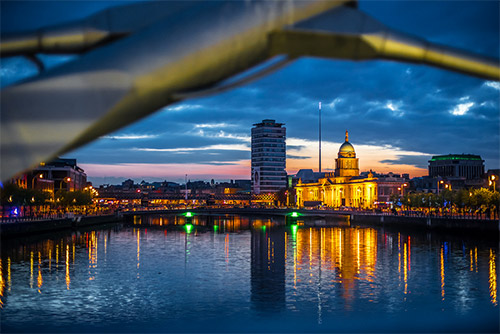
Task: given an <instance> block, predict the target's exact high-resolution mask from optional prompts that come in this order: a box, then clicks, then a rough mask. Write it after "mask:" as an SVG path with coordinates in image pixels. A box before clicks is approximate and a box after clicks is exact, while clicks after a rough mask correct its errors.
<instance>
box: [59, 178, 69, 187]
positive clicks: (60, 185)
mask: <svg viewBox="0 0 500 334" xmlns="http://www.w3.org/2000/svg"><path fill="white" fill-rule="evenodd" d="M63 182H66V183H70V182H71V178H70V177H65V178H64V179H62V180H61V182H60V183H59V189H60V190H62V183H63Z"/></svg>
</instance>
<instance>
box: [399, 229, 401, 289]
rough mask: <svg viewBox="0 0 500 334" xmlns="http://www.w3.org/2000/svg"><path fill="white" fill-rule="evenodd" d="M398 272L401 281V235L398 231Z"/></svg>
mask: <svg viewBox="0 0 500 334" xmlns="http://www.w3.org/2000/svg"><path fill="white" fill-rule="evenodd" d="M398 273H399V280H400V281H401V235H400V234H399V233H398Z"/></svg>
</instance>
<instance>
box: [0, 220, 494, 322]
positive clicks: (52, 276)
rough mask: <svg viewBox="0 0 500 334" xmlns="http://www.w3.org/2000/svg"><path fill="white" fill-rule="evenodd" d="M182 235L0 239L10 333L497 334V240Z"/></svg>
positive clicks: (221, 223)
mask: <svg viewBox="0 0 500 334" xmlns="http://www.w3.org/2000/svg"><path fill="white" fill-rule="evenodd" d="M193 222H194V223H196V224H206V223H207V221H206V219H205V218H200V217H195V218H194V221H193ZM183 223H184V221H183V218H175V217H167V216H163V217H154V218H152V217H149V218H143V219H139V218H136V219H135V220H134V221H133V222H131V223H126V224H117V225H110V226H106V227H100V228H97V229H95V230H89V231H80V232H74V233H72V234H71V233H68V234H61V235H59V236H53V237H50V238H49V237H47V238H38V239H37V240H34V239H18V240H12V241H4V242H3V243H2V254H1V281H0V295H1V303H2V304H1V307H2V309H1V311H0V312H1V325H2V328H1V331H2V332H9V331H29V332H54V331H61V332H71V331H73V332H95V331H98V332H131V331H135V332H137V331H140V332H144V331H147V332H186V331H187V332H315V331H321V332H388V331H397V332H428V331H433V332H439V331H444V332H498V330H499V307H498V300H497V275H498V274H497V268H498V244H496V243H495V242H493V243H491V242H487V241H478V240H472V239H471V240H468V239H464V238H461V237H445V236H442V235H435V234H424V233H423V234H415V233H406V232H397V231H396V232H389V231H384V230H381V229H373V228H360V227H357V228H355V227H346V226H344V227H343V226H340V225H339V226H338V227H328V228H307V227H299V228H298V229H294V228H290V227H273V226H272V221H271V220H270V219H264V220H263V219H254V218H248V217H217V218H212V220H211V221H210V222H209V224H208V225H211V224H212V223H213V224H215V225H216V226H217V227H216V228H212V227H208V226H206V227H204V226H199V227H193V228H192V229H191V230H189V233H187V232H186V229H185V228H183V227H182V226H180V225H175V224H183Z"/></svg>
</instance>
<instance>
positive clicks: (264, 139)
mask: <svg viewBox="0 0 500 334" xmlns="http://www.w3.org/2000/svg"><path fill="white" fill-rule="evenodd" d="M283 125H284V124H283V123H276V121H275V120H273V119H265V120H263V121H262V122H261V123H256V124H254V127H253V128H252V169H251V172H252V193H253V194H260V193H276V192H278V191H280V190H281V189H283V188H285V187H286V171H285V167H286V144H285V139H286V128H285V127H284V126H283Z"/></svg>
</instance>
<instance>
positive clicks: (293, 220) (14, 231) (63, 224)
mask: <svg viewBox="0 0 500 334" xmlns="http://www.w3.org/2000/svg"><path fill="white" fill-rule="evenodd" d="M187 212H190V213H191V214H192V215H199V216H220V215H243V216H266V217H281V218H284V219H282V220H276V224H280V223H279V221H282V223H281V224H303V225H305V226H318V227H323V226H329V225H331V224H338V223H339V222H343V223H347V224H349V225H352V226H357V225H364V226H383V227H396V228H411V229H420V230H439V231H445V232H447V231H449V232H466V233H475V234H480V235H482V234H484V235H485V236H486V235H488V234H492V233H493V235H496V236H497V237H498V233H499V231H500V223H499V221H498V220H495V219H485V218H479V217H477V216H472V217H470V216H458V215H455V216H424V215H421V214H418V213H415V212H401V213H398V214H397V215H394V214H391V213H377V212H371V211H347V210H305V209H290V208H282V209H279V208H269V209H263V208H187V209H186V208H184V209H154V210H150V209H143V210H123V211H116V212H115V213H113V214H105V215H89V216H86V215H74V216H73V215H69V216H66V217H53V218H45V219H27V218H22V219H14V218H8V219H4V220H2V222H1V224H0V234H1V237H2V238H6V237H12V236H17V235H28V234H36V233H46V232H51V231H56V230H64V229H78V228H79V227H84V226H91V225H98V224H104V223H114V222H120V221H124V220H127V218H128V217H133V216H147V215H179V216H184V215H185V214H186V213H187Z"/></svg>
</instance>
